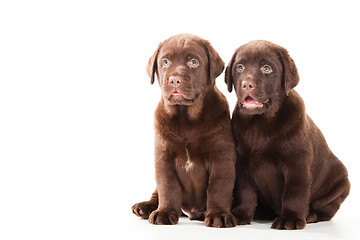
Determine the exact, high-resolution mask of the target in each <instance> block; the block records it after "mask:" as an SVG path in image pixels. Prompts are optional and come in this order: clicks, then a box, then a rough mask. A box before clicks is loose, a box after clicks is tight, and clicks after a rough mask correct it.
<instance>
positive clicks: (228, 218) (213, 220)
mask: <svg viewBox="0 0 360 240" xmlns="http://www.w3.org/2000/svg"><path fill="white" fill-rule="evenodd" d="M204 223H205V226H207V227H217V228H228V227H235V226H236V219H235V217H234V216H233V215H232V214H231V213H230V212H221V211H217V210H210V211H208V212H207V213H206V216H205V221H204Z"/></svg>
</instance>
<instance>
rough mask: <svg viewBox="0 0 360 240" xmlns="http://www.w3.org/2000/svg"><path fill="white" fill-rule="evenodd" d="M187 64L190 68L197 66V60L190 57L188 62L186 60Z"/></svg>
mask: <svg viewBox="0 0 360 240" xmlns="http://www.w3.org/2000/svg"><path fill="white" fill-rule="evenodd" d="M188 66H189V67H191V68H196V67H198V66H199V61H198V60H196V59H191V60H190V61H189V62H188Z"/></svg>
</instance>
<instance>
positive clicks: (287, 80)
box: [279, 48, 300, 95]
mask: <svg viewBox="0 0 360 240" xmlns="http://www.w3.org/2000/svg"><path fill="white" fill-rule="evenodd" d="M279 57H280V60H281V62H282V64H283V82H284V87H285V92H286V95H289V93H290V91H291V89H293V88H294V87H295V86H296V85H298V83H299V81H300V77H299V74H298V71H297V68H296V65H295V62H294V60H293V59H292V58H291V57H290V55H289V52H288V51H287V50H286V49H285V48H280V51H279Z"/></svg>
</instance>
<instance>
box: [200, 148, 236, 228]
mask: <svg viewBox="0 0 360 240" xmlns="http://www.w3.org/2000/svg"><path fill="white" fill-rule="evenodd" d="M230 154H231V155H230ZM220 156H222V158H213V159H212V161H211V168H210V176H209V187H208V190H207V204H206V214H205V221H204V223H205V226H208V227H221V228H222V227H235V225H236V220H235V218H234V216H233V215H232V214H231V211H230V209H231V201H232V193H233V188H234V180H235V161H231V160H232V159H235V152H234V153H233V154H232V153H230V151H228V152H227V153H221V154H220ZM220 159H221V160H220ZM225 160H227V161H225Z"/></svg>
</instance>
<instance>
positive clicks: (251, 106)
mask: <svg viewBox="0 0 360 240" xmlns="http://www.w3.org/2000/svg"><path fill="white" fill-rule="evenodd" d="M269 102H270V99H267V100H266V101H265V102H263V103H262V102H258V101H257V100H255V99H254V98H252V97H250V96H247V97H246V98H245V99H244V101H243V102H242V103H241V105H242V107H243V108H245V109H248V110H255V109H260V108H263V107H264V105H265V104H267V103H269Z"/></svg>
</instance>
